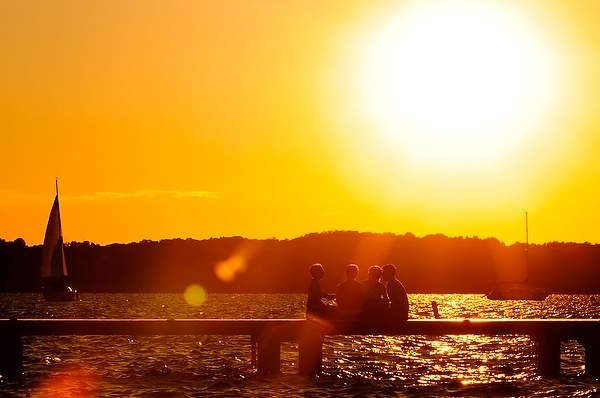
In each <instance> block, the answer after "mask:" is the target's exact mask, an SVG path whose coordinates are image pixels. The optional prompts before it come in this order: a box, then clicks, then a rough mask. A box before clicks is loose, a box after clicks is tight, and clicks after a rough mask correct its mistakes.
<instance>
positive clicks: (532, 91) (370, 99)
mask: <svg viewBox="0 0 600 398" xmlns="http://www.w3.org/2000/svg"><path fill="white" fill-rule="evenodd" d="M374 25H375V26H373V27H372V28H370V31H371V32H370V33H367V34H366V39H365V40H364V41H363V42H362V44H361V46H360V48H359V49H358V54H359V55H358V59H357V62H356V66H355V69H353V70H354V72H352V73H353V74H354V80H355V82H356V83H355V84H357V89H356V91H355V98H354V101H355V105H354V106H353V108H355V109H356V113H357V116H358V117H359V119H360V122H361V124H362V125H366V126H369V130H374V131H377V132H378V133H377V134H376V135H375V137H372V138H373V139H375V140H377V141H378V143H379V144H378V145H379V146H380V147H382V148H386V149H387V150H389V151H394V150H395V151H398V152H399V153H400V155H401V156H402V157H403V159H404V161H406V162H408V163H410V164H413V165H427V166H426V167H431V166H432V165H437V167H438V168H448V167H450V168H455V167H460V168H463V167H465V166H466V167H488V166H492V167H493V166H494V165H496V164H497V163H498V162H501V161H503V160H505V158H506V156H507V152H510V151H514V150H516V148H517V147H518V146H519V145H522V144H523V142H524V141H525V140H526V139H528V136H529V135H532V134H534V133H536V132H537V131H536V129H537V128H538V127H539V124H540V121H541V120H543V119H544V116H545V115H546V114H547V113H548V112H550V109H551V108H552V106H553V103H554V101H555V99H556V91H557V88H556V87H555V85H556V81H557V79H556V76H555V74H556V60H555V55H554V54H553V52H552V51H551V49H550V48H549V46H548V45H546V44H545V43H544V41H543V40H542V39H541V36H540V35H539V34H538V33H537V32H536V31H535V30H534V29H533V27H532V26H531V25H530V24H529V23H528V21H527V20H526V19H525V18H524V17H523V16H522V15H520V14H519V13H518V12H517V11H516V10H514V9H513V8H511V7H510V6H507V5H505V4H499V3H494V2H487V1H486V2H479V1H469V0H459V1H419V2H414V3H408V4H405V5H403V6H402V7H400V8H399V9H397V11H396V12H394V13H390V14H387V15H386V16H384V17H382V18H381V20H379V21H377V22H376V23H375V24H374Z"/></svg>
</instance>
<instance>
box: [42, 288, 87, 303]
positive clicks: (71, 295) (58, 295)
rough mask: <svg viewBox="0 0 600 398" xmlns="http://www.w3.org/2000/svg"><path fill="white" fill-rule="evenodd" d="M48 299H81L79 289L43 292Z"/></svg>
mask: <svg viewBox="0 0 600 398" xmlns="http://www.w3.org/2000/svg"><path fill="white" fill-rule="evenodd" d="M42 295H43V296H44V299H45V300H46V301H77V300H78V299H79V297H78V294H77V290H71V291H67V292H48V291H46V292H43V293H42Z"/></svg>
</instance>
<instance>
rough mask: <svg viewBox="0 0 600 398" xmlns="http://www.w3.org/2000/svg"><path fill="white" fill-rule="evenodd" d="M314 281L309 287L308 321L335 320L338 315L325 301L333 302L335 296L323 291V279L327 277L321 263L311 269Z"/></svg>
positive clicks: (333, 307)
mask: <svg viewBox="0 0 600 398" xmlns="http://www.w3.org/2000/svg"><path fill="white" fill-rule="evenodd" d="M309 272H310V276H311V277H312V280H311V281H310V285H308V299H307V300H306V319H311V318H312V319H314V318H325V319H328V318H334V317H335V316H336V314H337V311H336V308H335V306H333V305H327V304H325V303H324V302H323V299H327V300H333V299H335V294H330V293H325V292H324V291H323V290H322V289H321V279H323V278H324V277H325V270H324V269H323V266H322V265H321V264H319V263H317V264H313V265H311V267H310V268H309Z"/></svg>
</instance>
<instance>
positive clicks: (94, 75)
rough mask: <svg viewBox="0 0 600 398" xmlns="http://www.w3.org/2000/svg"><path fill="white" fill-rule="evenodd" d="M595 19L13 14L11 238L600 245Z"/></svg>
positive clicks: (578, 9) (463, 4) (198, 7)
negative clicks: (378, 237) (51, 224)
mask: <svg viewBox="0 0 600 398" xmlns="http://www.w3.org/2000/svg"><path fill="white" fill-rule="evenodd" d="M598 26H600V5H598V3H597V2H595V1H583V0H582V1H577V2H564V1H549V0H544V1H541V0H540V1H527V2H523V1H489V2H478V1H469V0H448V1H418V2H417V1H380V2H378V1H373V0H365V1H360V0H356V1H347V0H346V1H252V2H239V1H177V0H175V1H169V2H167V1H149V0H139V1H135V0H131V1H126V2H123V1H112V0H90V1H60V0H56V1H52V2H45V1H22V0H5V1H2V2H0V48H2V57H1V60H0V88H1V89H0V131H1V134H2V156H1V157H0V164H1V166H2V170H3V178H2V184H1V185H0V238H3V239H5V240H14V239H16V238H19V237H21V238H23V239H25V241H26V242H27V243H28V244H30V245H31V244H39V243H41V241H42V240H43V235H44V231H45V224H46V222H47V218H48V214H49V211H50V207H51V205H52V201H53V197H54V180H55V177H58V178H59V183H60V199H61V211H62V217H63V230H64V236H65V240H66V241H73V240H75V241H84V240H88V241H92V242H96V243H100V244H107V243H113V242H124V243H126V242H132V241H139V240H142V239H152V240H159V239H169V238H178V237H180V238H188V237H190V238H197V239H204V238H210V237H221V236H235V235H241V236H245V237H250V238H269V237H276V238H294V237H298V236H301V235H304V234H306V233H310V232H321V231H328V230H358V231H372V232H393V233H397V234H404V233H407V232H412V233H414V234H415V235H417V236H424V235H428V234H435V233H442V234H446V235H448V236H479V237H481V238H484V237H490V236H493V237H497V238H499V239H500V240H502V241H504V242H506V243H509V244H510V243H513V242H515V241H524V239H525V216H524V212H523V210H525V209H526V210H527V211H528V213H529V221H530V225H529V227H530V228H529V230H530V235H529V238H530V241H531V242H534V243H543V242H549V241H575V242H586V241H588V242H593V243H599V242H600V228H599V227H598V225H600V210H598V206H597V202H598V199H597V198H598V196H599V195H598V194H599V193H600V162H599V161H598V159H599V158H600V112H598V109H600V102H599V101H600V95H599V94H600V72H598V71H600V29H598Z"/></svg>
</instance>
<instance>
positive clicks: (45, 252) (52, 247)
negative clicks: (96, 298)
mask: <svg viewBox="0 0 600 398" xmlns="http://www.w3.org/2000/svg"><path fill="white" fill-rule="evenodd" d="M40 276H41V279H42V294H43V296H44V299H46V301H75V300H77V299H78V294H77V290H74V289H72V288H71V286H69V283H68V273H67V263H66V261H65V249H64V243H63V236H62V225H61V221H60V208H59V205H58V180H57V181H56V197H55V198H54V204H53V205H52V210H51V211H50V217H49V219H48V226H47V227H46V236H45V237H44V246H43V248H42V265H41V267H40Z"/></svg>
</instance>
